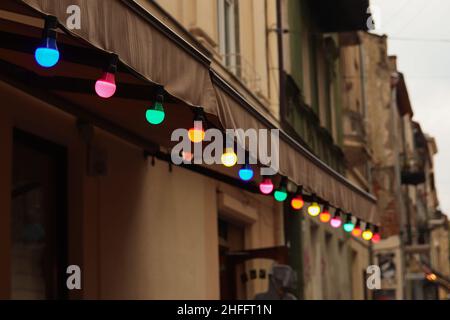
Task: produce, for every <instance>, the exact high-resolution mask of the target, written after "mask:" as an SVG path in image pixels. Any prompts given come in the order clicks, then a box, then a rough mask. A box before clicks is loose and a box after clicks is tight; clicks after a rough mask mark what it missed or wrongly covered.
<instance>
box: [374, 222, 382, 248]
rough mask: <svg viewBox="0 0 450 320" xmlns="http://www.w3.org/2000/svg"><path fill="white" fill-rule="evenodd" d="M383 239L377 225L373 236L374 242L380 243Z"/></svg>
mask: <svg viewBox="0 0 450 320" xmlns="http://www.w3.org/2000/svg"><path fill="white" fill-rule="evenodd" d="M380 240H381V235H380V230H379V227H378V226H375V230H374V233H373V237H372V243H375V244H376V243H378V242H380Z"/></svg>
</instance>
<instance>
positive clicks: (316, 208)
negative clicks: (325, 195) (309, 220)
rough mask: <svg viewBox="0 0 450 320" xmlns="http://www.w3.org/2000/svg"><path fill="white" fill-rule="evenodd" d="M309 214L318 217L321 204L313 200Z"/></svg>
mask: <svg viewBox="0 0 450 320" xmlns="http://www.w3.org/2000/svg"><path fill="white" fill-rule="evenodd" d="M308 214H309V215H310V216H311V217H317V216H318V215H319V214H320V206H319V204H318V203H317V202H313V203H311V204H310V205H309V207H308Z"/></svg>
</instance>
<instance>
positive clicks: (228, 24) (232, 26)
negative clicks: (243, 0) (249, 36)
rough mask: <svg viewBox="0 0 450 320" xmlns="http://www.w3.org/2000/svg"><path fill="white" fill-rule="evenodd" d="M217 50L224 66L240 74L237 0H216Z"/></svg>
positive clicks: (237, 74)
mask: <svg viewBox="0 0 450 320" xmlns="http://www.w3.org/2000/svg"><path fill="white" fill-rule="evenodd" d="M217 13H218V19H217V21H218V32H219V50H220V54H221V56H222V59H223V63H224V64H225V66H226V67H227V68H228V69H230V71H231V72H232V73H233V74H235V75H236V76H238V77H240V75H241V62H240V55H239V6H238V1H237V0H217Z"/></svg>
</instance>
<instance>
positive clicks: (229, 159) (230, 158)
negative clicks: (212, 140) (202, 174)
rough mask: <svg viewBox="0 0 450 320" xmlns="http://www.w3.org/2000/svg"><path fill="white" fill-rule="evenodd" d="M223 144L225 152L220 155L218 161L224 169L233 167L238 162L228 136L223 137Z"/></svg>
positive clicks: (232, 142) (232, 143)
mask: <svg viewBox="0 0 450 320" xmlns="http://www.w3.org/2000/svg"><path fill="white" fill-rule="evenodd" d="M223 144H224V150H225V152H224V153H222V156H221V157H220V160H221V161H222V164H223V165H224V166H225V167H227V168H231V167H234V165H235V164H236V163H237V160H238V158H237V154H236V152H234V141H233V140H232V139H231V138H229V137H228V136H225V138H224V139H223Z"/></svg>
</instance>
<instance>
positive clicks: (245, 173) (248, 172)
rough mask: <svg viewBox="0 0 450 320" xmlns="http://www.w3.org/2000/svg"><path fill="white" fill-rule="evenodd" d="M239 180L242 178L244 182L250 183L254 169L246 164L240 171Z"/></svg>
mask: <svg viewBox="0 0 450 320" xmlns="http://www.w3.org/2000/svg"><path fill="white" fill-rule="evenodd" d="M239 178H241V180H242V181H249V180H251V179H252V178H253V169H252V167H250V165H248V164H246V165H244V166H242V168H241V169H240V170H239Z"/></svg>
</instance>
